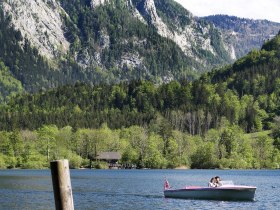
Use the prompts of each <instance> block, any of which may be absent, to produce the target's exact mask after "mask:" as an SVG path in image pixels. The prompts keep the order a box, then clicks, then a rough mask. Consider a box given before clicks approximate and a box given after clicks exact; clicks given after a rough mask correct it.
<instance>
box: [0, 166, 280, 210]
mask: <svg viewBox="0 0 280 210" xmlns="http://www.w3.org/2000/svg"><path fill="white" fill-rule="evenodd" d="M70 173H71V182H72V189H73V197H74V205H75V209H83V210H84V209H129V210H131V209H134V210H136V209H172V210H173V209H211V210H213V209H244V210H245V209H280V196H279V195H280V181H279V180H280V179H279V178H280V171H279V170H71V172H70ZM216 175H218V176H220V177H221V178H222V179H223V180H233V181H234V182H235V184H244V185H254V186H257V191H256V197H255V201H253V202H237V201H208V200H181V199H166V198H164V197H163V181H164V178H165V177H166V178H167V179H168V180H169V183H170V185H171V186H173V187H174V188H177V187H178V188H179V187H184V186H186V185H200V186H207V183H208V181H209V179H210V178H211V177H212V176H216ZM0 209H19V210H25V209H36V210H37V209H44V210H45V209H55V205H54V198H53V192H52V182H51V173H50V171H49V170H0Z"/></svg>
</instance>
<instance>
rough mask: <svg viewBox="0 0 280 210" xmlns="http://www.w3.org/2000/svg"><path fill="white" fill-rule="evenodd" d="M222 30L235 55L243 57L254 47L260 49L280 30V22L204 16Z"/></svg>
mask: <svg viewBox="0 0 280 210" xmlns="http://www.w3.org/2000/svg"><path fill="white" fill-rule="evenodd" d="M203 19H204V20H206V21H208V22H211V23H213V24H214V25H215V26H216V27H217V28H219V29H220V30H221V31H222V34H223V39H224V40H225V43H226V44H227V45H228V46H231V47H232V49H233V51H232V52H234V54H233V57H236V58H241V57H243V56H245V55H246V54H247V53H249V52H250V51H251V50H252V49H260V48H261V46H262V45H263V43H264V42H265V41H267V40H270V39H272V38H273V37H274V36H275V35H276V34H277V33H278V32H279V30H280V23H276V22H271V21H268V20H253V19H247V18H238V17H235V16H228V15H212V16H207V17H204V18H203Z"/></svg>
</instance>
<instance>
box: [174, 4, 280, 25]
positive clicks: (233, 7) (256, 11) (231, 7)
mask: <svg viewBox="0 0 280 210" xmlns="http://www.w3.org/2000/svg"><path fill="white" fill-rule="evenodd" d="M175 1H177V2H178V3H180V4H181V5H183V6H184V7H185V8H186V9H188V10H189V11H190V12H191V13H193V14H194V15H195V16H199V17H200V16H207V15H215V14H226V15H233V16H237V17H241V18H250V19H266V20H270V21H274V22H279V23H280V0H175Z"/></svg>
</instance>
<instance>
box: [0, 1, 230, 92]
mask: <svg viewBox="0 0 280 210" xmlns="http://www.w3.org/2000/svg"><path fill="white" fill-rule="evenodd" d="M0 9H1V11H0V12H1V13H2V15H1V16H2V17H1V19H0V20H1V25H2V28H1V31H2V33H3V36H2V37H1V40H0V45H1V46H2V48H1V49H4V50H3V51H2V53H1V55H0V58H1V59H2V60H3V62H4V63H5V65H7V67H8V68H9V69H10V71H11V72H12V75H14V77H15V78H16V79H18V80H19V81H21V82H22V85H23V87H24V88H25V89H26V90H27V91H38V90H40V89H45V88H51V87H57V86H58V85H61V84H67V83H75V82H76V81H83V82H87V83H90V84H97V83H116V82H120V81H127V80H132V79H148V80H151V81H154V82H156V83H161V82H166V81H170V80H173V79H178V80H179V79H192V78H194V77H195V75H197V74H199V73H200V72H202V71H205V70H210V69H211V68H212V67H213V66H217V65H220V64H224V63H228V62H231V58H230V55H229V53H228V52H227V50H226V49H227V46H226V45H225V44H224V42H223V40H222V36H221V33H220V32H219V30H217V29H216V28H215V27H213V25H212V24H209V23H207V22H205V21H203V20H198V19H196V18H194V17H193V15H192V14H191V13H190V12H189V11H187V10H186V9H184V8H183V7H182V6H181V5H179V4H177V3H176V2H174V1H173V0H167V1H159V0H141V1H140V0H86V1H84V0H77V1H72V0H71V1H70V0H36V1H33V0H17V1H11V0H4V1H2V2H1V3H0ZM4 31H10V32H9V34H6V33H4ZM10 49H14V52H13V53H11V50H10ZM5 50H6V51H5Z"/></svg>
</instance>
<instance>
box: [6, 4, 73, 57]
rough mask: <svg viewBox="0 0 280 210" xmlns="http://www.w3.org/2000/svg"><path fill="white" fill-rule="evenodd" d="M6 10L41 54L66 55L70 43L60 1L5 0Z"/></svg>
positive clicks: (50, 55) (49, 55)
mask: <svg viewBox="0 0 280 210" xmlns="http://www.w3.org/2000/svg"><path fill="white" fill-rule="evenodd" d="M2 8H3V11H4V12H5V14H6V15H10V16H11V18H12V24H13V25H14V27H15V28H16V29H18V30H19V31H20V32H21V34H22V36H23V37H26V38H27V39H28V40H29V41H30V42H31V43H32V45H33V46H35V47H36V48H37V49H38V50H39V52H40V53H41V54H42V55H44V56H46V57H48V58H53V57H54V56H55V55H57V54H60V53H66V52H67V51H68V49H69V45H70V44H69V42H68V41H67V40H66V38H65V37H64V30H63V23H62V20H61V13H64V11H63V9H62V8H61V7H60V5H59V3H58V2H57V1H56V0H16V1H15V0H4V1H3V2H2Z"/></svg>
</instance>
